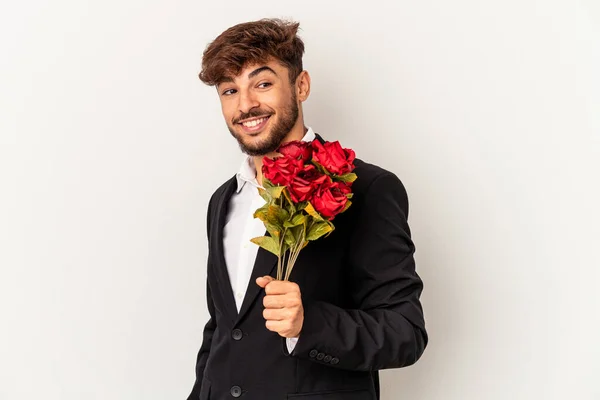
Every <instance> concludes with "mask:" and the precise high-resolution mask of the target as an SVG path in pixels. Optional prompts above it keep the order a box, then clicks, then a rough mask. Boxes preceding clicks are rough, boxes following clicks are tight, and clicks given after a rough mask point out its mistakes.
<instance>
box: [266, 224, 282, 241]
mask: <svg viewBox="0 0 600 400" xmlns="http://www.w3.org/2000/svg"><path fill="white" fill-rule="evenodd" d="M263 224H264V225H265V228H266V229H267V232H269V234H270V235H271V236H273V237H275V238H277V240H279V238H280V237H281V231H282V230H283V228H282V227H281V226H280V225H276V224H271V223H270V222H263Z"/></svg>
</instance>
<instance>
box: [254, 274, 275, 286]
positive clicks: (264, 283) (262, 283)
mask: <svg viewBox="0 0 600 400" xmlns="http://www.w3.org/2000/svg"><path fill="white" fill-rule="evenodd" d="M274 280H275V278H273V277H272V276H269V275H266V276H261V277H259V278H256V284H257V285H258V286H260V287H261V288H264V287H265V286H267V285H268V284H269V283H270V282H272V281H274Z"/></svg>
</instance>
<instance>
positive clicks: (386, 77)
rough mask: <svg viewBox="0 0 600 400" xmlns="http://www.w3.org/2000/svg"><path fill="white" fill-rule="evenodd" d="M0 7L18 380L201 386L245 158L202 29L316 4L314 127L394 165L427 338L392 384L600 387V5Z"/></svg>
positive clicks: (442, 398) (4, 182) (11, 383)
mask: <svg viewBox="0 0 600 400" xmlns="http://www.w3.org/2000/svg"><path fill="white" fill-rule="evenodd" d="M211 3H214V4H207V2H200V1H162V2H159V1H148V0H146V1H141V0H138V1H133V0H126V1H123V0H119V1H117V0H105V1H95V2H92V1H81V0H77V1H75V0H71V1H69V0H55V1H42V0H37V1H29V2H8V1H6V2H3V3H2V5H1V6H0V45H1V47H0V191H1V196H0V267H1V272H0V318H1V322H0V323H1V325H0V399H2V400H24V399H38V398H39V399H41V398H43V399H45V400H75V399H77V400H79V399H110V400H121V399H123V400H135V399H148V400H150V399H156V400H159V399H160V400H163V399H184V398H185V397H186V396H187V394H188V392H189V390H190V389H191V386H192V383H193V379H194V363H195V357H196V352H197V350H198V347H199V345H200V342H201V330H202V327H203V325H204V323H205V322H206V320H207V318H208V313H207V310H206V304H205V293H204V280H205V276H206V264H205V262H206V254H207V249H206V233H205V217H206V206H207V203H208V199H209V197H210V195H211V194H212V192H213V190H214V189H215V188H216V187H218V186H219V185H220V184H221V183H222V182H223V181H225V180H226V179H228V178H229V177H231V176H232V175H233V174H234V173H235V171H236V170H237V168H238V166H239V162H240V160H241V154H240V152H239V149H238V147H237V144H236V142H235V141H234V140H233V139H232V138H231V137H230V135H229V132H228V131H227V130H226V127H225V124H224V121H223V118H222V115H221V114H220V107H219V103H218V99H217V97H216V94H215V92H214V89H213V88H209V87H205V86H203V85H202V83H201V82H200V81H199V80H198V79H197V73H198V72H199V68H200V60H201V54H202V51H203V50H204V47H205V46H206V44H207V43H208V42H209V41H210V40H212V39H213V38H214V37H216V36H217V35H218V34H219V33H220V32H222V31H223V30H224V29H226V28H227V27H229V26H231V25H233V24H235V23H238V22H243V21H248V20H254V19H258V18H261V17H265V16H270V17H291V18H294V19H296V20H298V21H300V23H301V28H302V31H301V36H302V38H303V39H304V41H305V44H306V55H305V58H304V62H305V68H306V69H307V70H308V71H309V72H310V73H311V76H312V79H313V86H312V94H311V97H310V98H309V100H308V101H307V102H306V103H305V113H306V120H305V122H306V124H307V125H309V126H312V127H313V128H314V129H315V131H316V132H318V133H320V134H322V135H323V136H324V137H325V138H326V139H327V140H340V141H341V142H342V144H343V145H344V146H346V147H352V148H354V149H355V150H356V152H357V154H358V156H359V157H360V158H362V159H364V160H367V161H370V162H373V163H375V164H378V165H380V166H382V167H384V168H386V169H389V170H391V171H393V172H394V173H396V174H397V175H398V176H399V177H400V178H401V179H402V181H403V182H404V184H405V185H406V188H407V190H408V194H409V199H410V205H411V209H410V216H409V222H410V224H411V227H412V230H413V236H414V240H415V243H416V246H417V253H416V257H417V263H418V271H419V273H420V274H421V276H422V277H423V279H424V281H425V291H424V293H423V297H422V300H423V304H424V308H425V315H426V321H427V327H428V330H429V334H430V344H429V346H428V348H427V349H426V352H425V354H424V356H423V357H422V359H421V360H420V361H419V362H418V363H417V364H416V365H415V366H413V367H410V368H406V369H401V370H390V371H384V372H383V373H382V390H383V396H382V397H383V399H388V400H390V399H415V400H464V399H485V400H488V399H489V400H506V399H523V400H531V399H544V400H551V399H577V400H592V399H600V383H599V381H598V374H599V373H600V361H599V360H600V344H599V341H600V321H599V319H600V311H599V310H600V301H599V298H600V296H598V293H599V292H600V287H599V286H600V276H599V272H598V270H599V267H600V255H599V253H600V246H599V244H600V228H599V226H600V216H599V211H598V206H599V204H600V188H599V182H600V177H599V175H600V161H599V160H600V76H599V71H600V5H599V4H600V3H598V2H597V1H596V0H585V1H575V0H550V1H548V0H545V1H542V0H539V1H535V0H505V1H476V0H456V1H452V2H449V1H444V0H424V1H418V2H416V1H394V2H391V1H390V2H382V1H369V2H366V3H364V2H363V3H362V4H361V5H360V6H352V5H350V3H348V2H347V1H343V2H342V1H341V2H338V3H333V2H324V1H313V0H310V1H307V0H305V1H301V2H285V3H284V2H280V1H261V0H259V1H244V2H242V1H227V2H211Z"/></svg>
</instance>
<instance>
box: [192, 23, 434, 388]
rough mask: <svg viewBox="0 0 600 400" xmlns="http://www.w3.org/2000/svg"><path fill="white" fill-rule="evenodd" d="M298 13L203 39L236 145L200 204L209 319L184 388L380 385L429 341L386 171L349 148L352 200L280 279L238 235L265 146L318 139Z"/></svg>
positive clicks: (209, 78)
mask: <svg viewBox="0 0 600 400" xmlns="http://www.w3.org/2000/svg"><path fill="white" fill-rule="evenodd" d="M297 30H298V24H297V23H291V22H284V21H281V20H277V19H264V20H260V21H256V22H249V23H243V24H239V25H236V26H233V27H231V28H229V29H227V30H226V31H225V32H223V33H222V34H221V35H219V36H218V37H217V38H216V39H215V40H214V41H213V42H212V43H211V44H210V45H209V46H208V47H207V48H206V50H205V52H204V55H203V59H202V72H201V73H200V79H201V80H202V81H203V82H204V83H206V84H208V85H214V86H216V89H217V93H218V96H219V100H220V102H221V108H222V112H223V116H224V117H225V122H226V123H227V127H228V128H229V131H230V132H231V135H233V137H234V138H235V139H236V140H237V142H238V143H239V146H240V148H241V150H242V151H243V152H244V153H245V154H247V155H248V157H247V159H246V160H245V161H244V163H243V164H242V166H241V168H240V170H239V172H238V173H237V174H236V175H235V176H233V177H232V178H231V179H229V180H228V181H227V182H225V183H224V184H223V185H222V186H221V187H220V188H218V189H217V190H216V191H215V193H214V194H213V195H212V197H211V199H210V202H209V206H208V219H207V229H208V242H209V255H208V266H207V276H208V278H207V287H206V292H207V303H208V310H209V312H210V319H209V321H208V323H207V324H206V326H205V328H204V337H203V341H202V345H201V348H200V351H199V353H198V358H197V364H196V382H195V384H194V387H193V390H192V393H191V394H190V396H189V397H188V400H198V399H200V400H207V399H211V400H221V399H231V398H238V397H241V398H243V399H246V400H271V399H282V400H283V399H289V398H298V399H303V400H317V399H323V400H325V399H327V400H337V399H339V400H342V399H343V400H358V399H361V400H363V399H379V379H378V372H377V371H378V370H380V369H384V368H399V367H403V366H407V365H411V364H413V363H414V362H416V361H417V360H418V359H419V357H420V356H421V354H422V353H423V350H424V349H425V346H426V344H427V334H426V331H425V323H424V319H423V311H422V308H421V304H420V301H419V297H420V294H421V291H422V288H423V284H422V281H421V279H420V278H419V276H418V275H417V273H416V272H415V262H414V258H413V253H414V251H415V247H414V245H413V242H412V240H411V236H410V229H409V226H408V224H407V216H408V199H407V194H406V191H405V189H404V187H403V185H402V183H401V182H400V180H399V179H398V178H397V177H396V176H395V175H394V174H393V173H391V172H389V171H386V170H384V169H382V168H380V167H377V166H375V165H373V164H369V163H366V162H364V161H362V160H359V159H356V160H355V165H356V168H355V170H354V173H356V175H357V180H356V181H355V182H354V183H353V185H352V191H353V192H354V197H353V198H352V202H353V204H352V206H351V207H350V208H349V209H348V210H347V211H346V212H344V213H342V214H340V215H339V216H337V217H336V218H335V220H334V224H335V230H334V231H333V233H332V234H331V235H329V236H328V237H326V238H320V239H318V240H316V241H314V242H310V244H309V245H308V246H307V247H306V248H304V249H303V250H302V251H301V252H300V256H299V258H298V260H297V262H296V264H295V266H294V269H293V271H292V274H291V276H290V281H289V282H288V281H278V280H275V279H274V278H273V276H275V272H276V265H277V257H275V256H274V255H273V254H271V253H269V252H267V251H265V250H263V249H262V248H259V247H258V246H257V245H255V244H253V243H251V242H250V239H251V238H253V237H258V236H263V235H265V227H264V225H263V223H262V222H261V221H260V220H259V219H254V218H253V217H252V215H253V213H254V211H255V210H256V209H257V208H259V207H260V206H261V205H263V204H264V200H263V199H262V198H261V197H260V196H259V194H258V190H257V188H258V187H259V186H260V185H261V184H262V161H263V157H265V156H266V157H274V156H276V155H277V153H276V152H275V150H276V149H277V148H278V147H279V145H281V144H282V143H285V142H288V141H292V140H303V141H312V140H319V141H321V142H324V139H323V138H322V137H321V136H320V135H318V134H316V133H315V132H313V130H312V129H311V128H307V127H305V125H304V116H303V112H302V102H304V101H305V100H306V99H307V98H308V95H309V93H310V76H309V75H308V73H307V72H306V71H304V70H303V68H302V54H303V53H304V44H303V42H302V40H301V39H300V38H299V37H298V36H297Z"/></svg>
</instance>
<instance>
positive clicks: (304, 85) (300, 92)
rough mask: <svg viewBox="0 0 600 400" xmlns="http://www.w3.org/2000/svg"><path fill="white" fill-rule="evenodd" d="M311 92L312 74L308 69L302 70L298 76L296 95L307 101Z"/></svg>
mask: <svg viewBox="0 0 600 400" xmlns="http://www.w3.org/2000/svg"><path fill="white" fill-rule="evenodd" d="M309 94H310V75H309V74H308V71H302V72H300V74H298V77H297V78H296V97H297V98H298V100H300V101H301V102H302V101H305V100H306V99H308V95H309Z"/></svg>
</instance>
